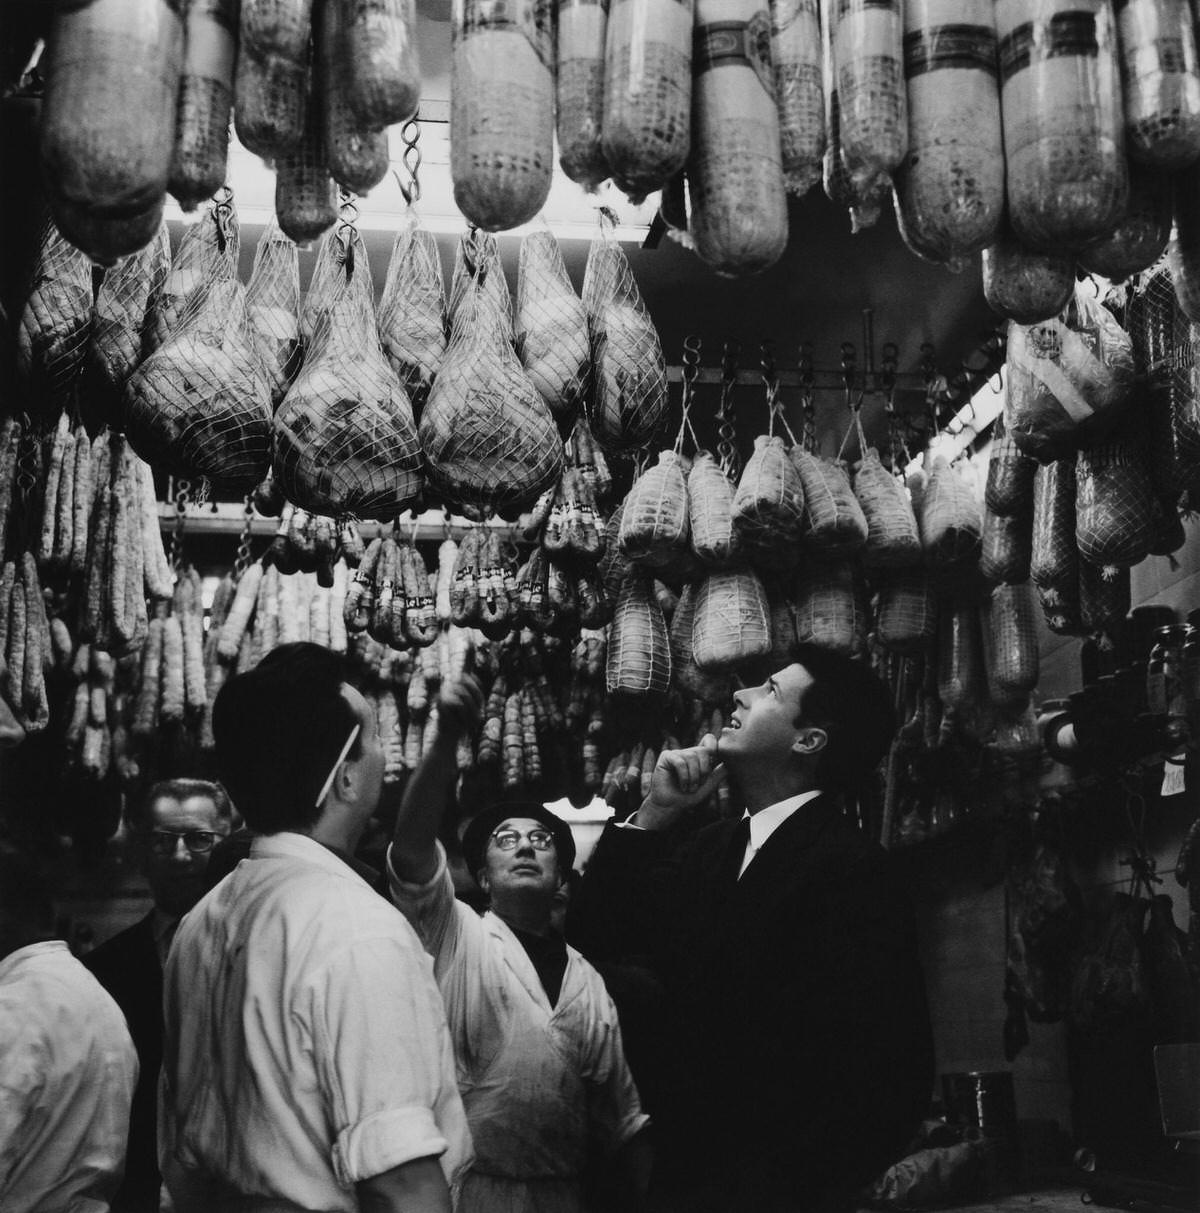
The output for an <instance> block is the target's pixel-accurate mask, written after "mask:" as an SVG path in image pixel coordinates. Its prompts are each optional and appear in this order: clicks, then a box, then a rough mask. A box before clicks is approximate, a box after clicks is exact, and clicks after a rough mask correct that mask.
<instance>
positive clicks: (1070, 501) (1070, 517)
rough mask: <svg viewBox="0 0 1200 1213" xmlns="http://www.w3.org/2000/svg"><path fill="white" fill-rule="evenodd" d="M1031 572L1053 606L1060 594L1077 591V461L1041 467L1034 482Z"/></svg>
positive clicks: (1060, 462)
mask: <svg viewBox="0 0 1200 1213" xmlns="http://www.w3.org/2000/svg"><path fill="white" fill-rule="evenodd" d="M1029 574H1030V576H1031V577H1032V578H1033V583H1034V584H1035V585H1036V586H1037V587H1038V588H1039V589H1041V590H1043V591H1045V593H1044V595H1043V600H1044V601H1047V602H1049V603H1050V605H1054V603H1055V599H1056V596H1057V595H1059V594H1067V593H1069V594H1075V593H1076V586H1077V583H1078V581H1079V548H1078V547H1077V546H1076V543H1075V461H1074V460H1073V459H1059V460H1057V461H1056V462H1054V463H1048V464H1045V465H1044V466H1042V467H1040V468H1038V471H1037V476H1036V477H1035V478H1034V482H1033V547H1032V554H1031V559H1030V568H1029Z"/></svg>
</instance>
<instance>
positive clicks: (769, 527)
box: [732, 434, 804, 567]
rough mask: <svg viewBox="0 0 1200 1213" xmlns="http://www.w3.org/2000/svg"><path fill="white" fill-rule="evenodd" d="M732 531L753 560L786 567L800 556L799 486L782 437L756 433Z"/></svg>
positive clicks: (735, 503) (735, 504)
mask: <svg viewBox="0 0 1200 1213" xmlns="http://www.w3.org/2000/svg"><path fill="white" fill-rule="evenodd" d="M732 512H733V531H734V534H735V535H736V536H737V540H738V545H739V547H740V548H741V549H742V551H743V552H745V553H746V554H747V555H751V557H752V559H754V560H757V561H760V562H764V563H766V564H768V565H770V564H772V563H774V562H775V561H779V562H782V564H783V565H784V566H785V567H787V566H790V565H794V564H795V563H796V561H797V559H798V558H799V543H800V536H801V534H802V532H803V530H804V486H803V484H802V483H801V480H800V473H799V472H797V471H796V468H795V466H794V465H793V463H792V461H791V460H790V459H789V458H788V455H787V450H786V449H785V448H784V445H783V439H782V438H780V437H778V436H777V435H775V436H772V435H768V434H760V435H759V436H758V437H757V438H755V440H754V454H752V455H751V456H750V459H749V460H748V461H747V463H746V467H745V469H744V470H743V472H742V477H741V479H740V480H739V481H738V487H737V492H736V493H735V494H734V497H733V507H732Z"/></svg>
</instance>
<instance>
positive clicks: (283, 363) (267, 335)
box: [246, 220, 300, 408]
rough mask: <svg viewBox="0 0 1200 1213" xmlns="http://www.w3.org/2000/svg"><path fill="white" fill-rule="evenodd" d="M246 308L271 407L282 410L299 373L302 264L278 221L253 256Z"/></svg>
mask: <svg viewBox="0 0 1200 1213" xmlns="http://www.w3.org/2000/svg"><path fill="white" fill-rule="evenodd" d="M246 308H247V311H248V312H249V314H250V327H251V329H252V330H253V332H254V343H255V345H256V346H257V347H258V353H259V357H260V358H262V364H263V370H264V371H265V372H266V376H267V383H268V384H269V386H270V388H271V403H272V404H273V405H274V406H275V407H276V408H278V406H279V404H280V403H281V402H282V400H283V398H284V396H286V395H287V390H288V388H289V387H291V385H292V380H293V379H295V377H296V373H297V371H299V369H300V259H299V255H298V252H297V249H296V246H295V244H294V243H293V242H292V241H291V240H289V239H288V237H287V236H285V235H284V234H283V232H281V231H280V230H279V226H278V224H277V223H275V221H274V220H272V221H271V222H270V223H269V224H267V227H266V229H265V230H264V231H263V234H262V235H261V236H260V237H259V240H258V247H257V248H256V249H255V250H254V269H253V271H252V272H251V274H250V282H249V285H248V286H247V287H246Z"/></svg>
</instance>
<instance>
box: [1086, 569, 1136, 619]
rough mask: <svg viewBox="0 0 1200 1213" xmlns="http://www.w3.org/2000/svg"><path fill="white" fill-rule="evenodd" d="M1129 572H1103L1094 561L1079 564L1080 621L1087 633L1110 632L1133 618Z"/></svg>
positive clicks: (1123, 570) (1110, 570)
mask: <svg viewBox="0 0 1200 1213" xmlns="http://www.w3.org/2000/svg"><path fill="white" fill-rule="evenodd" d="M1132 593H1133V591H1132V586H1131V584H1130V577H1129V570H1128V569H1125V568H1121V569H1114V568H1112V567H1111V566H1110V567H1109V568H1107V569H1102V568H1101V567H1100V566H1099V565H1098V564H1093V563H1092V562H1091V561H1090V560H1080V562H1079V620H1080V626H1081V627H1082V629H1083V631H1085V632H1108V631H1112V630H1113V629H1114V628H1116V627H1118V626H1119V625H1120V623H1121V620H1123V619H1124V618H1125V616H1126V615H1128V614H1129V607H1130V604H1131V602H1132Z"/></svg>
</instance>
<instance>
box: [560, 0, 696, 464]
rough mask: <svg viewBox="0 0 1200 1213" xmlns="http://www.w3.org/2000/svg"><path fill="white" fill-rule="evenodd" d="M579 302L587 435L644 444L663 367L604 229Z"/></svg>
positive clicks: (663, 391)
mask: <svg viewBox="0 0 1200 1213" xmlns="http://www.w3.org/2000/svg"><path fill="white" fill-rule="evenodd" d="M670 2H671V3H675V2H676V0H670ZM583 306H584V310H585V311H586V312H587V319H588V334H589V337H590V339H591V347H592V376H593V379H592V392H591V396H590V398H589V400H588V401H587V406H586V411H587V419H588V425H589V426H590V427H591V430H592V434H593V435H594V436H595V439H596V441H597V442H598V443H599V444H600V446H601V447H602V448H603V449H604V450H605V451H612V452H621V451H635V450H638V449H640V448H642V447H646V446H649V445H650V443H651V442H653V440H654V437H655V435H656V434H657V433H658V431H659V428H660V427H661V426H662V423H663V420H664V417H665V415H666V410H667V365H666V361H665V359H664V358H663V352H662V345H661V344H660V343H659V340H658V330H657V329H656V328H655V326H654V322H653V321H652V320H651V319H650V314H649V312H648V311H647V310H646V305H645V304H644V303H643V302H642V295H641V292H640V291H639V290H638V286H637V282H636V281H635V280H634V277H633V271H632V270H631V269H630V268H629V262H628V260H627V259H626V257H625V254H624V252H622V250H621V246H620V245H619V244H618V243H617V242H616V240H615V239H613V238H612V237H611V235H610V233H609V232H608V231H607V229H605V230H604V231H603V232H602V233H601V235H600V236H598V237H597V238H596V239H595V240H593V241H592V246H591V248H590V249H589V250H588V260H587V269H586V271H585V272H584V278H583Z"/></svg>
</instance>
